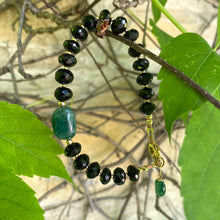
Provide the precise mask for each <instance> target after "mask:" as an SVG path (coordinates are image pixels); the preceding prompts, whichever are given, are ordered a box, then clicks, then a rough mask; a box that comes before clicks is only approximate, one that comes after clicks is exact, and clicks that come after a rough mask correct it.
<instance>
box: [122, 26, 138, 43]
mask: <svg viewBox="0 0 220 220" xmlns="http://www.w3.org/2000/svg"><path fill="white" fill-rule="evenodd" d="M124 37H125V38H127V39H128V40H131V41H136V40H137V39H138V37H139V32H138V31H137V30H136V29H131V30H129V31H126V32H125V34H124Z"/></svg>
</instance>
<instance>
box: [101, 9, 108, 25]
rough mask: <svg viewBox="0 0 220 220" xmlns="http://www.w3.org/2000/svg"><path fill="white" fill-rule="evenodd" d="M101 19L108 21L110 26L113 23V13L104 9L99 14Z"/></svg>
mask: <svg viewBox="0 0 220 220" xmlns="http://www.w3.org/2000/svg"><path fill="white" fill-rule="evenodd" d="M99 19H101V20H107V21H108V24H109V25H110V23H111V13H110V12H109V10H107V9H103V10H102V11H101V12H100V14H99Z"/></svg>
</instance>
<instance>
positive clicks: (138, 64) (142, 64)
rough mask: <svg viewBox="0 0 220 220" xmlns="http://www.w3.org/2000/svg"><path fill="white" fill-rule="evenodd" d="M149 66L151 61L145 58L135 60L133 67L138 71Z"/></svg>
mask: <svg viewBox="0 0 220 220" xmlns="http://www.w3.org/2000/svg"><path fill="white" fill-rule="evenodd" d="M148 67H149V61H148V60H147V59H145V58H143V59H141V58H139V59H138V60H136V61H134V63H133V68H134V70H136V71H144V70H146V69H147V68H148Z"/></svg>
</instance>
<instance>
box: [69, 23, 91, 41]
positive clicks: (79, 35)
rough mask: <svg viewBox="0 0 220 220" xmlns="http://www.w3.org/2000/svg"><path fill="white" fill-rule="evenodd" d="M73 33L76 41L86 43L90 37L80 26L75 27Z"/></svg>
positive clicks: (72, 29)
mask: <svg viewBox="0 0 220 220" xmlns="http://www.w3.org/2000/svg"><path fill="white" fill-rule="evenodd" d="M71 33H72V35H73V37H75V38H76V39H79V40H81V41H85V40H86V39H87V37H88V33H87V31H86V30H85V29H84V28H83V27H81V26H79V25H75V26H73V27H72V28H71Z"/></svg>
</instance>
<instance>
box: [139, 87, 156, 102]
mask: <svg viewBox="0 0 220 220" xmlns="http://www.w3.org/2000/svg"><path fill="white" fill-rule="evenodd" d="M138 95H139V96H140V97H141V98H142V99H145V100H148V99H151V98H152V97H153V96H154V91H153V89H151V88H148V87H145V88H143V89H140V90H139V93H138Z"/></svg>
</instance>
